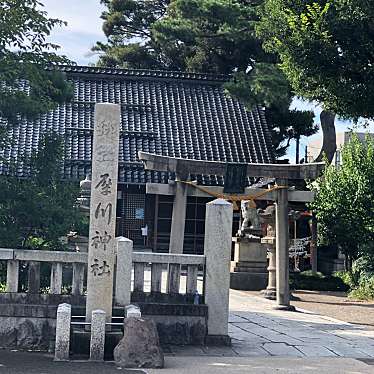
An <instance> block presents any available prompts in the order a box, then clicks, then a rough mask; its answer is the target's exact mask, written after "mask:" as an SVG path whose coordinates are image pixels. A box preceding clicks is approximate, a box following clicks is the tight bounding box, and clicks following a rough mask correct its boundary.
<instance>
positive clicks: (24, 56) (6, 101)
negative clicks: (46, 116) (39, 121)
mask: <svg viewBox="0 0 374 374" xmlns="http://www.w3.org/2000/svg"><path fill="white" fill-rule="evenodd" d="M63 24H64V23H63V22H62V21H60V20H58V19H54V18H48V16H47V14H46V12H45V11H43V10H42V4H41V3H40V2H39V1H37V0H3V1H2V2H1V5H0V82H1V85H0V119H2V121H1V126H0V147H1V145H2V143H3V142H4V140H5V133H6V129H7V126H9V125H16V124H17V123H18V121H19V120H20V119H22V118H25V117H26V118H29V119H33V118H35V117H36V116H37V115H39V114H40V113H41V112H46V111H48V110H50V109H52V108H54V106H55V105H56V104H57V103H61V102H63V101H65V100H66V99H68V98H69V97H71V94H72V88H71V87H70V85H68V84H67V82H66V81H65V77H64V75H63V74H62V73H60V72H58V71H56V70H55V69H54V66H56V65H58V64H62V63H64V64H66V63H69V60H68V59H66V58H65V57H61V56H58V55H57V54H56V52H55V51H56V50H57V49H58V48H59V47H58V46H57V45H55V44H53V43H50V42H48V41H47V37H48V36H49V35H50V32H51V30H52V29H53V28H54V27H55V26H61V25H63Z"/></svg>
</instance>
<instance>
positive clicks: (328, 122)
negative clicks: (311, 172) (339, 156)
mask: <svg viewBox="0 0 374 374" xmlns="http://www.w3.org/2000/svg"><path fill="white" fill-rule="evenodd" d="M320 118H321V128H322V133H323V144H322V148H321V151H320V153H319V155H318V157H317V158H316V159H315V162H320V161H323V158H324V155H326V157H327V160H328V161H329V162H330V163H331V161H332V159H333V158H334V155H335V152H336V132H335V113H333V112H328V111H326V110H323V111H322V112H321V115H320Z"/></svg>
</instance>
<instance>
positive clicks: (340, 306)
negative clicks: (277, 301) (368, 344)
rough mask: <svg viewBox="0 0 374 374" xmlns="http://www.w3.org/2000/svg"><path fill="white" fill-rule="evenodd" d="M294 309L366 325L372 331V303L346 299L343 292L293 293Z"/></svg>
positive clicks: (373, 304)
mask: <svg viewBox="0 0 374 374" xmlns="http://www.w3.org/2000/svg"><path fill="white" fill-rule="evenodd" d="M292 294H293V295H294V296H296V297H297V298H298V299H299V300H297V301H295V300H294V301H292V302H291V304H292V305H294V306H295V307H296V308H302V309H306V310H310V311H311V312H315V313H318V314H322V315H325V316H328V317H332V318H336V319H339V320H341V321H345V322H349V323H356V324H361V325H366V326H367V328H368V329H370V330H372V329H373V330H374V302H365V301H354V300H351V299H348V298H347V296H346V294H345V293H344V292H322V291H293V292H292Z"/></svg>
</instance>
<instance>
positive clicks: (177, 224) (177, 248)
mask: <svg viewBox="0 0 374 374" xmlns="http://www.w3.org/2000/svg"><path fill="white" fill-rule="evenodd" d="M186 179H187V177H185V176H183V177H182V176H180V175H177V176H176V181H179V180H186ZM175 185H176V186H175V196H174V203H173V214H172V220H171V232H170V244H169V252H170V253H178V254H182V253H183V242H184V228H185V223H186V207H187V189H188V186H187V184H185V183H178V182H176V183H175Z"/></svg>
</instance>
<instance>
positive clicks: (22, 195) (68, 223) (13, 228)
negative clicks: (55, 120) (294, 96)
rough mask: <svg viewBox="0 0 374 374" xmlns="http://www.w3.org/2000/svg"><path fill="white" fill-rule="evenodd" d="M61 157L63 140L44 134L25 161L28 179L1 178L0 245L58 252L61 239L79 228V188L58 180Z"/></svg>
mask: <svg viewBox="0 0 374 374" xmlns="http://www.w3.org/2000/svg"><path fill="white" fill-rule="evenodd" d="M62 156H63V146H62V139H61V138H60V137H59V136H57V135H55V134H47V135H46V136H45V137H44V138H43V139H42V141H41V142H40V145H39V150H38V152H36V153H35V154H34V155H33V156H32V157H31V159H30V160H28V161H27V160H25V162H26V163H27V165H28V166H29V169H30V176H29V178H27V179H19V178H17V177H15V176H12V175H9V176H2V177H1V178H0V190H1V195H0V245H1V246H4V247H9V248H35V247H37V248H46V249H60V248H62V247H63V245H62V244H61V241H60V238H61V237H63V236H65V235H66V234H67V233H68V232H69V231H70V230H73V229H74V228H76V227H78V226H79V227H80V226H81V222H82V219H83V218H82V217H81V214H80V212H79V210H78V208H77V207H76V200H77V197H78V196H79V186H77V185H76V184H73V183H68V182H66V181H62V180H61V175H62V173H61V166H62Z"/></svg>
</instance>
